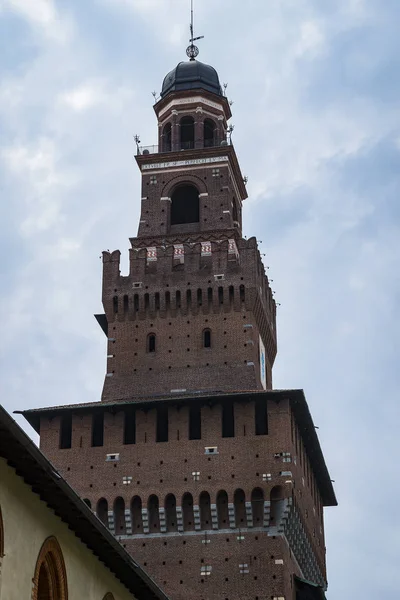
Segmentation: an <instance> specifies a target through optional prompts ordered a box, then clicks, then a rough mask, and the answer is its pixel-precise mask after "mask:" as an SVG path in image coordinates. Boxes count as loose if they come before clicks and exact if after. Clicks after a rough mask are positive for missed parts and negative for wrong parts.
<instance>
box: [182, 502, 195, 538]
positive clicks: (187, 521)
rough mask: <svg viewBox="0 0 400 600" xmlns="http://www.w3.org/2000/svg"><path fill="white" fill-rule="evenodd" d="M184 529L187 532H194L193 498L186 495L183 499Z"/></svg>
mask: <svg viewBox="0 0 400 600" xmlns="http://www.w3.org/2000/svg"><path fill="white" fill-rule="evenodd" d="M182 512H183V529H184V530H185V531H193V530H194V513H193V496H192V494H189V493H186V494H184V496H183V498H182Z"/></svg>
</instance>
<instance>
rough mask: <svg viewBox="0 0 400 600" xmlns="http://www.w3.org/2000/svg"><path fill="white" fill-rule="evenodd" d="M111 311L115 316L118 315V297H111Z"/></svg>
mask: <svg viewBox="0 0 400 600" xmlns="http://www.w3.org/2000/svg"><path fill="white" fill-rule="evenodd" d="M113 310H114V314H115V315H116V314H117V313H118V296H114V297H113Z"/></svg>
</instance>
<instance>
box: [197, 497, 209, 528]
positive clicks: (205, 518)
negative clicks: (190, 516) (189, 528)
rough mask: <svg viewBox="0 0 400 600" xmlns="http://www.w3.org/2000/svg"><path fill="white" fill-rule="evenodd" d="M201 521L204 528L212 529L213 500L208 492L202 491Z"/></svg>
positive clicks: (200, 500) (200, 501)
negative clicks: (211, 500)
mask: <svg viewBox="0 0 400 600" xmlns="http://www.w3.org/2000/svg"><path fill="white" fill-rule="evenodd" d="M199 508H200V522H201V528H202V529H211V502H210V494H209V493H208V492H201V494H200V498H199Z"/></svg>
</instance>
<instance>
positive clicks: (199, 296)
mask: <svg viewBox="0 0 400 600" xmlns="http://www.w3.org/2000/svg"><path fill="white" fill-rule="evenodd" d="M202 304H203V290H202V289H201V288H199V289H198V290H197V305H198V306H201V305H202Z"/></svg>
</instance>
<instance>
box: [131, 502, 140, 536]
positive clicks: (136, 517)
mask: <svg viewBox="0 0 400 600" xmlns="http://www.w3.org/2000/svg"><path fill="white" fill-rule="evenodd" d="M131 519H132V533H133V535H135V533H143V518H142V501H141V499H140V498H139V496H135V497H134V498H132V502H131Z"/></svg>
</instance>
